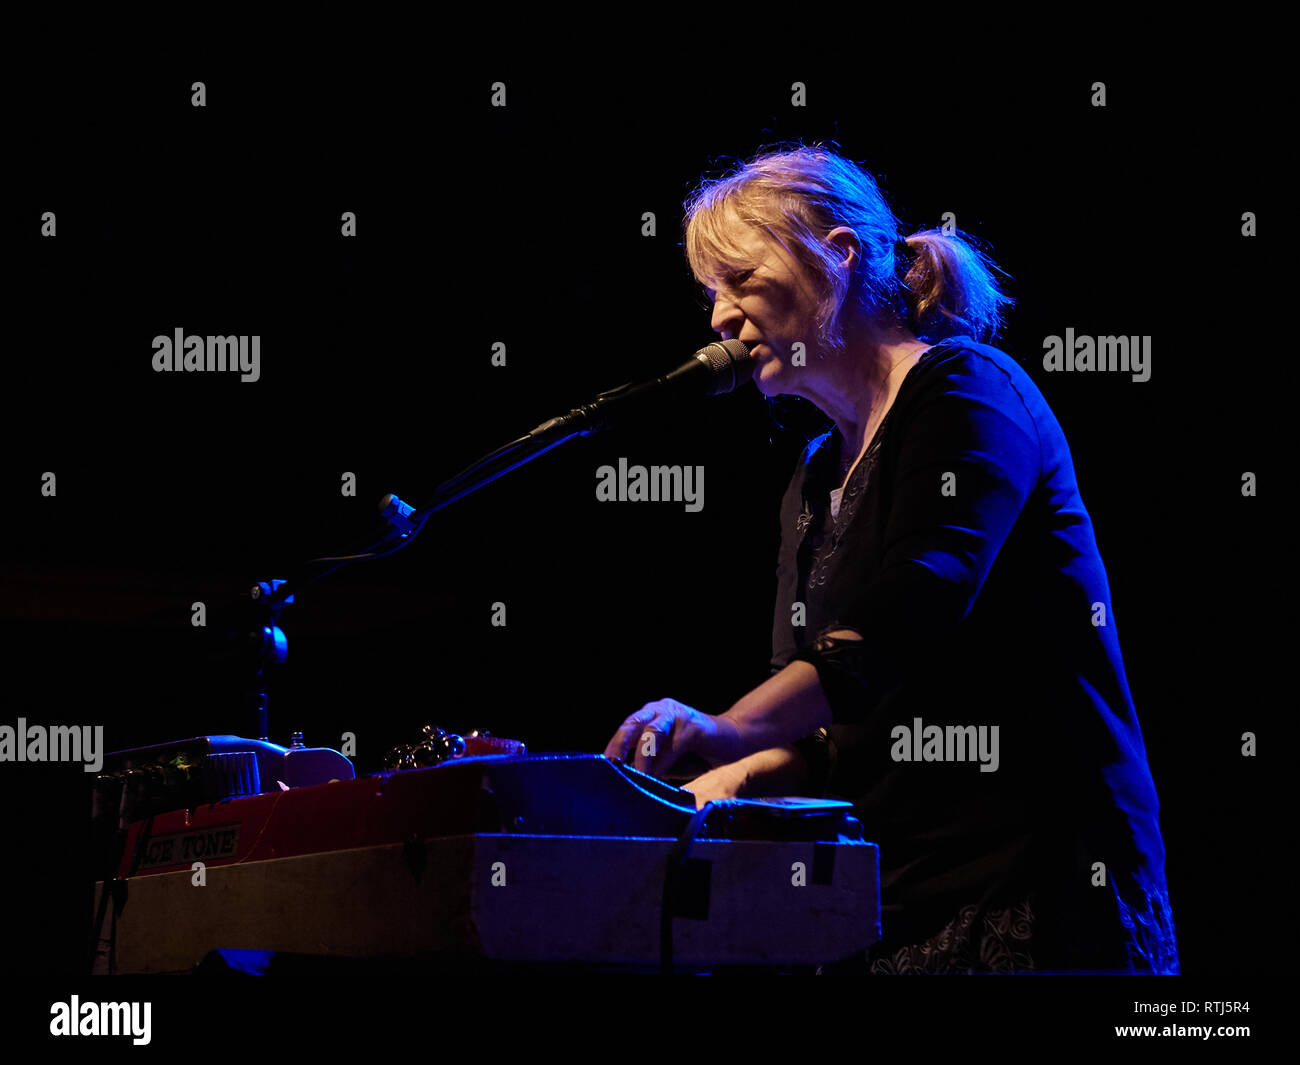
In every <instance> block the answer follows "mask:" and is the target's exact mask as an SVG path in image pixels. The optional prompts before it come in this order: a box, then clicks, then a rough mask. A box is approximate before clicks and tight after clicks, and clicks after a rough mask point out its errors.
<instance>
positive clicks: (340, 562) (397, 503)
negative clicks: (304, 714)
mask: <svg viewBox="0 0 1300 1065" xmlns="http://www.w3.org/2000/svg"><path fill="white" fill-rule="evenodd" d="M648 391H649V387H648V386H644V385H642V386H633V385H620V386H619V387H618V388H615V389H611V390H609V391H608V392H602V393H601V394H600V396H598V397H597V399H596V400H595V401H594V402H592V403H588V404H586V405H584V406H582V407H575V408H573V409H572V410H570V411H569V412H568V413H567V414H564V415H561V416H560V417H558V418H552V419H551V420H550V421H547V422H543V423H542V424H541V425H539V426H538V427H537V428H536V429H534V430H532V432H530V433H527V434H526V435H524V436H521V437H519V438H518V439H516V440H512V441H511V442H510V443H508V444H505V445H503V446H501V447H499V448H497V449H496V450H495V451H492V452H489V453H488V454H487V455H484V456H483V457H482V458H480V459H479V460H478V461H477V462H474V463H472V464H471V465H469V466H467V467H466V468H465V469H463V470H461V471H460V472H459V473H457V474H456V475H455V476H453V477H451V478H450V479H448V480H446V481H444V482H443V483H442V484H440V485H438V487H437V488H436V489H435V490H434V495H433V498H432V499H431V500H429V502H427V503H426V504H424V506H422V507H420V508H419V509H415V508H413V507H411V506H410V505H409V504H407V503H404V502H403V501H402V500H401V499H399V498H398V497H397V496H396V495H394V494H393V493H391V492H390V493H388V494H387V495H385V496H384V497H383V498H382V499H381V500H380V501H379V507H380V517H382V518H383V519H384V520H385V521H386V522H387V524H388V529H387V530H386V531H385V532H384V533H383V535H382V536H380V538H379V539H378V540H376V541H375V542H374V543H372V544H371V545H370V546H369V547H367V548H365V549H364V550H363V551H361V552H359V553H356V554H351V555H332V556H326V557H323V558H314V559H311V560H310V561H308V562H305V563H302V564H301V565H300V566H298V567H297V569H296V570H294V571H292V572H291V573H290V575H289V576H288V577H287V578H284V579H276V580H268V581H258V582H257V583H256V584H254V585H253V588H252V590H251V593H250V598H251V600H252V605H253V611H254V617H255V620H256V625H257V631H256V632H255V633H253V634H250V635H252V637H253V643H254V644H255V646H256V658H257V667H256V681H255V686H254V691H253V700H252V701H253V704H254V707H255V709H256V713H257V738H258V739H260V740H267V741H268V742H269V739H270V726H269V723H268V702H269V698H270V688H271V682H272V679H273V675H274V672H275V670H274V667H275V666H276V665H278V664H279V663H281V662H283V661H284V660H285V658H286V657H287V656H288V653H289V641H288V638H287V637H286V636H285V634H284V630H283V629H281V628H280V625H279V621H280V615H281V613H282V612H283V611H284V609H285V607H287V606H289V605H291V604H292V603H293V597H294V593H295V592H296V591H298V590H300V589H302V588H305V587H307V586H308V585H311V584H314V583H315V582H316V581H318V580H320V579H321V578H323V577H326V576H328V575H329V574H331V573H333V572H334V571H335V570H338V569H341V568H342V567H343V566H345V565H347V564H348V563H349V562H370V561H374V560H375V559H379V558H386V557H387V556H389V555H392V554H395V553H396V552H397V551H400V550H401V549H402V548H403V547H406V546H407V545H408V544H409V543H410V542H411V541H412V540H414V539H415V537H416V536H417V535H419V533H420V531H421V530H422V529H423V528H424V526H425V523H426V522H427V521H428V520H429V518H431V517H432V516H433V515H434V514H436V513H437V512H438V511H440V510H442V509H443V508H444V507H447V506H450V505H451V504H452V503H455V502H456V501H457V500H459V499H464V498H465V496H467V495H469V494H470V493H472V492H475V491H477V490H478V489H480V488H482V487H484V486H485V485H488V484H491V483H492V482H493V481H495V480H497V479H498V478H500V477H504V476H505V475H506V474H507V473H509V472H510V471H511V470H517V469H518V468H519V467H520V466H523V465H525V464H526V463H529V462H531V461H532V460H533V459H535V458H538V457H539V456H541V455H544V454H546V452H548V451H550V450H552V449H554V448H557V447H559V446H560V445H561V444H564V443H566V442H568V441H569V440H572V439H573V438H574V437H576V436H590V435H592V434H593V433H596V432H599V431H600V430H602V429H606V428H608V427H609V425H610V416H609V415H610V412H609V407H610V406H612V405H613V403H614V401H615V400H618V401H619V402H618V404H617V405H618V407H619V408H620V410H624V409H628V408H630V407H631V406H634V404H633V403H632V402H631V401H632V400H634V399H637V398H639V397H640V395H641V394H642V393H643V392H648ZM295 735H297V733H295Z"/></svg>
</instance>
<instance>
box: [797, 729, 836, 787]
mask: <svg viewBox="0 0 1300 1065" xmlns="http://www.w3.org/2000/svg"><path fill="white" fill-rule="evenodd" d="M791 746H793V747H794V749H795V750H796V751H798V752H799V753H800V754H801V755H802V756H803V760H804V761H805V762H806V763H807V764H808V783H807V789H808V794H809V796H811V797H812V798H816V799H822V798H825V797H826V788H827V785H828V784H829V783H830V781H831V778H832V777H834V775H835V742H834V741H833V740H832V739H831V737H830V733H829V732H827V731H826V730H825V729H824V728H819V729H818V730H817V731H816V732H814V733H813V734H812V735H811V736H805V737H804V738H803V739H801V740H796V741H795V742H794V743H793V744H792V745H791Z"/></svg>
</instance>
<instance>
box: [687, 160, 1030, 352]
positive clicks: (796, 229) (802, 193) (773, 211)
mask: <svg viewBox="0 0 1300 1065" xmlns="http://www.w3.org/2000/svg"><path fill="white" fill-rule="evenodd" d="M685 208H686V220H685V242H684V243H685V248H686V257H687V260H688V262H689V263H690V267H691V272H692V273H693V274H694V275H695V277H696V279H697V280H699V281H700V282H701V283H703V284H706V285H708V286H709V287H716V285H715V284H714V285H711V284H710V282H716V281H717V280H720V279H722V278H725V277H726V276H728V275H729V274H731V273H734V272H736V271H738V270H744V269H750V268H752V267H753V266H754V265H755V264H754V263H753V262H752V261H751V260H750V259H749V257H748V256H746V254H745V253H744V251H743V250H742V249H741V248H740V246H739V245H738V244H737V242H736V239H735V236H734V233H735V232H736V226H737V223H739V224H741V225H745V226H749V227H751V228H752V229H755V230H758V231H759V232H760V233H762V234H764V235H765V236H766V238H767V239H769V240H772V241H775V242H776V243H778V244H780V245H781V247H783V248H784V249H785V250H786V251H787V252H788V253H789V254H790V255H791V256H792V257H793V258H794V260H795V261H796V262H797V263H799V264H800V265H801V266H802V267H803V269H804V271H805V272H806V274H807V275H808V277H809V278H810V279H811V280H812V282H813V284H814V285H815V286H816V289H817V298H818V302H819V310H818V315H817V325H818V334H819V339H820V341H821V343H822V344H823V346H825V347H826V348H827V349H828V350H831V351H836V350H840V349H842V347H843V344H844V329H843V326H844V316H843V313H842V312H843V309H844V308H846V307H847V308H849V309H850V311H851V312H852V313H855V314H857V315H860V316H862V317H863V318H865V319H867V320H869V321H872V322H876V323H880V324H884V325H887V326H888V325H904V326H907V327H908V328H909V329H910V330H911V331H912V333H913V334H914V335H915V336H916V337H917V338H918V339H922V340H926V341H927V342H931V343H933V342H935V341H937V340H940V339H942V338H943V337H945V336H952V335H956V334H960V333H967V334H969V335H970V336H971V337H972V338H973V339H975V340H979V341H984V340H991V339H994V338H996V337H997V335H998V333H999V332H1000V331H1001V329H1002V325H1003V320H1002V308H1003V307H1004V306H1009V305H1011V304H1013V303H1014V300H1012V299H1011V298H1010V297H1008V296H1006V295H1004V294H1003V293H1002V291H1001V290H1000V288H999V287H998V284H997V282H996V280H995V279H994V277H993V271H994V270H997V269H998V268H997V267H996V265H994V263H993V261H992V260H991V259H990V258H989V257H988V256H986V255H985V254H984V253H983V252H982V251H980V250H979V248H977V247H976V246H975V245H974V243H973V242H972V240H971V239H970V238H969V237H968V236H967V235H966V234H963V233H961V232H960V231H956V232H954V233H945V232H943V231H941V230H938V229H927V230H922V231H920V232H917V233H913V234H912V235H911V236H910V237H907V238H906V248H907V249H908V250H909V251H910V252H911V253H913V254H914V255H915V259H914V261H913V262H912V263H911V264H910V265H909V264H907V263H906V261H905V258H904V256H903V255H902V254H901V252H902V251H903V247H902V245H903V238H901V237H900V235H899V234H900V227H899V223H898V220H897V219H896V218H895V217H894V213H893V212H892V211H891V210H890V208H889V205H888V204H887V203H886V202H885V197H884V195H883V194H882V193H881V191H880V189H879V187H878V186H877V184H876V181H875V179H874V178H873V177H872V176H871V175H870V174H869V173H867V172H866V170H864V169H863V168H862V167H860V166H858V165H857V164H856V163H853V162H850V161H849V160H847V159H845V158H843V157H842V156H840V155H838V154H837V153H835V152H833V151H831V150H830V149H828V148H824V147H820V146H812V147H808V146H802V145H801V146H799V147H797V148H795V149H793V150H788V151H774V152H768V153H766V154H760V155H758V156H757V157H755V158H754V159H751V160H750V161H749V162H747V163H743V164H741V165H739V166H738V167H736V168H735V169H734V170H733V171H731V172H730V173H728V174H726V175H725V176H723V177H721V178H717V179H715V180H711V181H706V182H704V183H702V184H701V185H700V186H699V187H698V188H697V189H696V190H695V191H694V192H692V193H691V195H690V196H689V197H688V198H687V200H686V203H685ZM838 226H847V227H848V228H849V229H851V230H853V232H854V233H855V234H856V235H857V239H858V245H859V248H860V252H859V257H858V263H857V265H856V266H855V268H854V270H853V272H852V274H851V275H849V276H848V277H846V276H845V275H843V274H842V273H840V272H839V270H838V269H837V267H838V265H839V263H840V262H841V261H842V252H841V251H840V250H839V249H838V248H836V247H835V246H834V245H833V244H831V243H830V242H828V241H827V240H826V239H825V238H826V235H827V234H828V233H829V232H830V231H831V230H832V229H835V228H836V227H838ZM998 272H999V273H1001V271H1000V270H999V271H998Z"/></svg>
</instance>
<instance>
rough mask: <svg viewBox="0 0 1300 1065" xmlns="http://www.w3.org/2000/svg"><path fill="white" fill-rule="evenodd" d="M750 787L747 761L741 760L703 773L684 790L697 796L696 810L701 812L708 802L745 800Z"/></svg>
mask: <svg viewBox="0 0 1300 1065" xmlns="http://www.w3.org/2000/svg"><path fill="white" fill-rule="evenodd" d="M748 785H749V773H748V772H747V771H746V769H745V759H741V760H740V761H739V762H729V763H728V764H727V765H720V766H718V768H717V769H710V770H709V771H708V772H707V773H701V774H700V775H699V776H698V777H696V778H695V779H694V780H692V781H691V782H690V783H689V784H683V785H682V790H683V791H689V792H690V793H691V794H692V795H694V796H695V808H696V809H697V810H700V809H703V807H704V804H705V803H706V802H711V801H713V800H715V799H743V798H744V797H745V796H746V795H747V794H748Z"/></svg>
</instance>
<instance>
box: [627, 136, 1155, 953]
mask: <svg viewBox="0 0 1300 1065" xmlns="http://www.w3.org/2000/svg"><path fill="white" fill-rule="evenodd" d="M686 250H687V256H688V258H689V261H690V265H691V268H692V271H693V272H694V274H695V276H696V278H697V279H698V280H700V281H701V282H702V283H703V284H704V286H705V288H706V290H707V292H708V294H709V297H710V299H711V300H712V302H713V317H712V323H711V324H712V327H713V328H714V329H715V330H716V331H717V332H719V333H720V334H721V335H722V336H723V338H724V339H730V338H737V339H739V340H741V341H743V342H745V343H746V344H748V345H749V346H750V348H751V351H752V353H753V358H754V360H755V371H754V379H755V381H756V383H757V386H758V388H759V390H760V391H761V392H762V393H763V394H764V395H766V396H769V397H773V396H778V395H793V396H801V397H803V398H805V399H807V400H809V401H811V402H812V403H814V404H815V405H816V406H817V407H818V408H820V409H821V411H822V412H824V413H825V414H826V415H827V417H828V418H829V419H831V421H832V422H833V423H834V424H833V427H832V428H831V429H829V430H828V431H827V432H826V433H825V434H824V435H823V436H820V437H818V438H817V439H815V440H813V441H812V442H811V443H810V444H809V446H808V448H807V450H806V451H805V452H804V455H803V458H802V461H801V462H800V463H799V465H798V467H797V468H796V470H795V473H794V476H793V478H792V480H791V482H790V486H789V488H788V490H787V492H786V495H785V499H784V501H783V504H782V508H781V534H782V542H781V551H780V558H779V562H778V567H777V578H778V580H777V583H778V596H777V604H776V614H775V621H774V627H773V659H772V674H771V676H770V677H769V679H768V680H767V681H766V682H765V683H763V684H761V685H759V686H758V687H757V688H755V689H754V690H753V691H751V692H749V693H748V694H747V695H745V696H744V697H743V698H741V699H740V700H739V701H738V702H737V703H736V704H735V705H734V706H732V707H731V708H730V709H729V710H727V711H726V712H725V713H723V714H720V715H716V716H714V715H709V714H704V713H701V712H699V711H697V710H695V709H693V708H691V707H688V706H684V705H682V704H681V703H678V702H676V701H675V700H671V699H663V700H659V701H657V702H653V703H649V704H647V705H646V706H645V707H643V708H642V709H641V710H640V711H638V712H637V713H635V714H633V715H631V716H630V717H629V718H628V719H627V720H626V721H625V722H624V723H623V725H622V727H621V728H620V729H619V730H618V732H617V733H616V734H615V736H614V738H613V739H612V740H611V741H610V743H609V745H608V747H607V748H606V751H605V753H606V754H607V755H608V756H609V757H611V758H618V759H627V758H630V759H631V761H632V764H633V765H635V766H636V768H638V769H642V770H645V771H647V772H655V773H662V772H664V771H665V770H666V769H667V768H669V767H670V766H671V765H672V764H673V763H674V762H675V761H676V760H677V759H679V758H680V757H681V756H682V755H684V754H687V753H693V754H695V755H697V756H699V757H701V758H703V759H704V760H705V761H706V762H707V763H708V764H709V765H711V766H713V767H714V768H713V769H712V770H711V771H709V772H707V773H705V774H704V775H702V776H700V777H698V778H697V779H696V780H695V781H693V782H692V783H691V784H690V785H689V788H690V790H691V791H692V792H694V794H695V796H696V800H697V802H698V803H700V804H701V805H702V804H703V803H704V802H705V801H707V800H709V799H717V798H728V797H732V796H759V795H782V794H797V793H803V794H817V795H823V794H832V795H836V796H842V797H846V798H849V799H852V800H853V801H854V803H855V805H856V808H857V809H856V813H857V815H858V816H859V818H860V819H861V820H862V822H863V825H864V828H865V831H866V838H868V839H870V840H872V841H873V842H876V843H878V844H879V845H880V861H881V909H882V919H881V923H882V933H883V938H882V940H881V941H880V942H879V943H877V944H876V945H875V947H873V949H872V950H871V951H870V953H869V955H868V956H867V957H866V958H865V959H859V960H858V962H859V965H860V964H861V962H862V961H865V963H866V966H867V968H868V969H869V971H871V972H876V973H886V972H1018V971H1063V970H1068V971H1106V972H1177V966H1178V962H1177V951H1176V947H1175V942H1174V932H1173V924H1172V916H1171V912H1170V907H1169V900H1168V892H1167V888H1166V884H1165V875H1164V844H1163V841H1162V839H1161V835H1160V828H1159V821H1158V809H1159V806H1158V803H1157V800H1156V795H1155V787H1154V784H1153V782H1152V779H1151V775H1150V771H1149V769H1148V766H1147V760H1146V752H1145V749H1144V746H1143V741H1142V734H1141V731H1140V729H1139V726H1138V722H1137V717H1136V713H1135V711H1134V708H1133V703H1132V698H1131V696H1130V693H1129V689H1128V682H1127V680H1126V678H1125V674H1124V665H1123V661H1122V658H1121V655H1120V649H1119V644H1118V640H1117V636H1116V631H1115V625H1114V619H1113V612H1112V609H1111V597H1110V590H1109V586H1108V583H1107V579H1106V573H1105V569H1104V567H1103V565H1102V562H1101V558H1100V555H1099V554H1098V551H1097V545H1096V541H1095V538H1094V535H1093V531H1092V524H1091V520H1090V518H1089V516H1088V513H1087V511H1086V509H1085V508H1084V506H1083V503H1082V500H1081V499H1080V496H1079V490H1078V486H1077V484H1076V481H1075V475H1074V469H1073V464H1072V461H1071V458H1070V453H1069V448H1068V447H1067V445H1066V441H1065V438H1064V435H1063V434H1062V431H1061V427H1060V425H1059V424H1058V422H1057V420H1056V418H1055V416H1054V415H1053V414H1052V412H1051V410H1050V409H1049V408H1048V406H1047V403H1046V402H1045V400H1044V399H1043V397H1042V394H1041V393H1040V392H1039V390H1038V388H1037V387H1036V386H1035V385H1034V383H1033V382H1032V380H1030V378H1029V377H1028V375H1027V374H1025V372H1024V371H1023V370H1022V369H1021V368H1020V366H1019V365H1018V364H1017V363H1016V362H1015V361H1014V360H1013V359H1011V358H1009V357H1008V356H1007V355H1005V354H1004V353H1002V352H1001V351H999V350H997V349H996V348H993V347H990V346H988V345H986V344H984V343H983V342H982V341H984V340H986V339H992V338H994V337H996V335H997V332H998V330H999V329H1000V327H1001V311H1002V307H1003V306H1004V305H1006V304H1008V303H1010V302H1011V301H1010V300H1009V299H1007V297H1006V296H1004V295H1003V294H1002V293H1001V292H1000V291H999V289H998V286H997V284H996V283H995V281H994V279H993V276H992V274H991V272H990V266H991V264H990V263H989V261H988V260H987V258H986V257H985V256H983V255H982V254H981V253H980V252H978V251H976V250H975V249H974V248H973V247H971V245H970V244H968V243H967V242H966V241H964V240H963V239H962V238H961V237H960V236H959V235H948V234H944V233H942V232H939V231H936V230H928V231H924V232H920V233H915V234H913V235H912V236H911V237H909V238H907V239H906V241H902V240H900V239H899V238H898V223H897V221H896V219H895V217H894V215H893V213H892V212H891V211H890V209H889V207H888V205H887V204H886V202H885V200H884V198H883V196H882V195H881V193H880V192H879V190H878V188H877V187H876V184H875V182H874V181H873V179H872V178H871V176H870V175H869V174H867V173H865V172H864V171H863V170H862V169H861V168H859V167H857V166H856V165H855V164H853V163H851V162H849V161H847V160H845V159H843V158H841V157H840V156H838V155H836V154H835V153H833V152H831V151H829V150H826V149H822V148H800V149H798V150H795V151H789V152H778V153H770V154H766V155H762V156H760V157H758V158H756V159H754V160H752V161H751V162H749V163H748V164H746V165H744V166H742V167H740V168H739V169H737V170H736V171H735V172H733V173H731V174H729V175H727V176H726V177H724V178H722V179H719V180H717V181H713V182H709V183H706V184H704V185H703V186H701V187H700V188H699V189H698V190H697V191H696V192H695V193H694V194H693V195H692V196H691V197H690V199H689V200H688V201H687V204H686Z"/></svg>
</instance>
